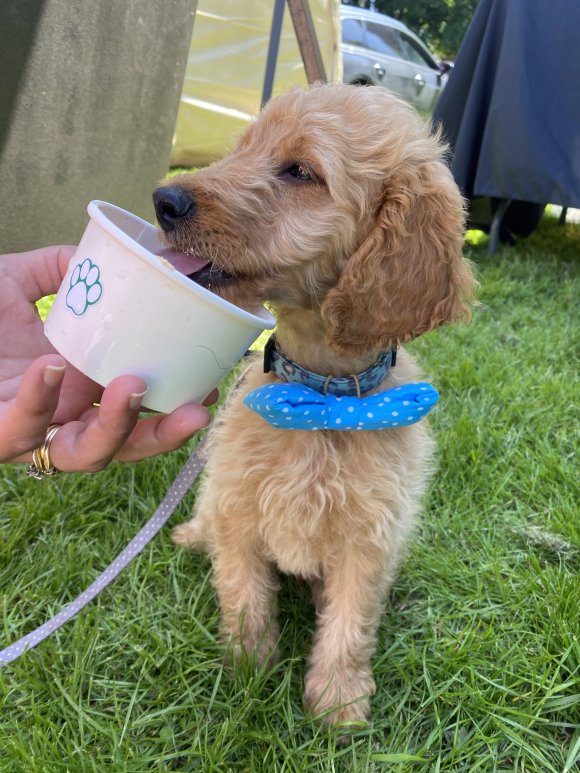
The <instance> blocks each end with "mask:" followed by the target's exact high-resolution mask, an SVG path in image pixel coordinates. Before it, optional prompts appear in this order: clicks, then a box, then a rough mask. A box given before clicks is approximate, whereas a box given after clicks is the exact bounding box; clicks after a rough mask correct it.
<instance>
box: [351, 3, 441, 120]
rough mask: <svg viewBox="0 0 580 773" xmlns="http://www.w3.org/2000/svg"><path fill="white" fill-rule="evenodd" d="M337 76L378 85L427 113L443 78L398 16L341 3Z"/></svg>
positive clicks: (417, 39)
mask: <svg viewBox="0 0 580 773" xmlns="http://www.w3.org/2000/svg"><path fill="white" fill-rule="evenodd" d="M340 21H341V28H342V37H341V51H342V62H343V81H344V82H345V83H348V84H353V85H361V86H383V87H384V88H387V89H389V90H390V91H392V92H393V93H395V94H397V95H398V96H400V97H401V98H402V99H404V100H405V101H407V102H410V103H411V104H412V105H413V106H414V107H416V108H417V110H419V112H421V113H423V114H426V115H429V114H431V112H432V111H433V108H434V107H435V105H436V104H437V100H438V98H439V94H440V93H441V91H442V89H443V87H444V86H445V82H446V80H447V75H446V67H445V65H444V64H439V63H438V61H437V59H436V58H435V56H434V54H433V53H431V51H430V50H429V49H428V48H427V46H426V45H425V44H424V43H423V41H422V40H421V39H420V38H418V37H417V35H415V34H414V33H413V32H411V30H410V29H409V28H408V27H407V26H406V25H405V24H403V23H402V22H400V21H398V20H397V19H393V18H392V17H391V16H386V15H385V14H382V13H378V12H376V11H366V10H364V9H362V8H357V7H354V6H348V5H341V7H340Z"/></svg>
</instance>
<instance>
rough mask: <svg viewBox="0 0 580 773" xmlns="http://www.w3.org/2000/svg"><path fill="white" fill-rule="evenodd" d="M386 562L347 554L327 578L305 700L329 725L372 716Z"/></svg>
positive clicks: (311, 655)
mask: <svg viewBox="0 0 580 773" xmlns="http://www.w3.org/2000/svg"><path fill="white" fill-rule="evenodd" d="M382 563H383V561H382V560H381V558H380V557H378V556H376V555H375V557H374V559H373V558H369V556H368V555H367V554H365V553H364V551H361V553H360V554H358V555H357V554H355V553H354V552H345V553H344V554H343V555H342V556H340V557H339V558H338V559H337V560H336V561H335V562H333V565H332V567H331V569H330V570H329V571H327V572H326V574H325V576H324V583H323V590H322V593H321V594H320V598H319V603H317V612H318V622H317V629H316V634H315V638H314V646H313V649H312V652H311V654H310V658H309V669H308V673H307V675H306V682H305V690H304V701H305V703H306V706H307V707H308V709H309V710H310V711H311V712H312V713H313V714H314V715H316V716H320V717H321V719H322V720H323V721H324V722H326V723H328V724H336V723H340V722H357V721H364V720H366V718H367V717H368V714H369V709H370V697H371V695H373V693H374V692H375V682H374V679H373V674H372V669H371V662H370V661H371V656H372V654H373V652H374V649H375V642H376V629H377V625H378V621H379V617H380V614H381V609H382V602H383V599H384V595H385V586H386V581H385V577H384V570H382V567H381V564H382ZM320 602H321V603H320Z"/></svg>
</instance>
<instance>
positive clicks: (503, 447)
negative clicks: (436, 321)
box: [0, 217, 580, 773]
mask: <svg viewBox="0 0 580 773" xmlns="http://www.w3.org/2000/svg"><path fill="white" fill-rule="evenodd" d="M471 241H472V246H470V247H469V252H470V254H471V256H472V258H473V259H474V261H475V262H476V263H477V265H478V267H479V272H480V279H481V293H480V298H481V305H480V307H479V308H478V309H477V310H476V312H475V316H474V321H473V323H472V324H471V325H470V326H468V327H456V328H448V329H442V330H440V331H437V332H435V333H434V334H431V335H429V336H427V337H425V338H424V339H420V340H418V341H416V342H414V343H413V345H412V348H413V349H414V351H415V352H416V353H417V355H418V356H419V357H420V359H421V361H422V362H423V364H424V366H425V369H426V371H427V372H428V373H429V374H430V376H431V378H432V381H433V383H434V384H435V385H436V386H437V387H438V389H439V390H440V391H441V393H442V399H441V403H440V406H439V407H438V409H437V410H436V411H435V412H434V414H433V419H432V423H433V425H434V428H435V430H436V433H437V437H438V443H439V450H440V469H439V474H438V475H437V476H436V478H435V480H434V483H433V485H432V488H431V491H430V495H429V497H428V500H427V502H426V511H425V514H424V519H423V524H422V527H421V529H420V530H419V532H418V534H417V537H416V539H415V541H414V544H413V547H412V550H411V552H410V555H409V558H408V560H407V562H406V564H405V566H404V568H403V571H402V573H401V575H400V577H399V579H398V581H397V583H396V585H395V587H394V589H393V592H392V594H391V601H390V604H389V606H388V608H387V609H386V610H385V613H384V616H383V620H382V624H381V628H380V635H379V646H378V649H377V654H376V657H375V659H374V667H375V674H376V680H377V687H378V691H377V695H376V696H375V698H374V699H373V721H372V725H371V726H369V727H368V728H367V729H364V730H361V731H360V732H358V733H355V735H354V738H353V741H352V743H349V744H347V745H346V746H340V745H339V744H337V739H336V737H335V735H334V734H333V732H332V731H327V730H323V729H320V728H319V727H318V726H317V725H316V724H315V723H313V722H312V721H311V720H310V719H309V718H308V717H307V716H306V715H305V714H304V711H303V708H302V704H301V688H302V682H303V678H304V660H305V656H306V654H307V652H308V647H309V639H310V635H311V631H312V627H313V613H312V610H311V608H310V605H309V594H308V592H307V589H306V588H305V587H304V586H303V585H302V584H301V583H300V582H298V581H296V580H294V579H288V580H287V581H285V582H284V584H283V589H282V593H281V599H280V607H281V619H282V621H283V628H284V630H283V635H282V652H283V661H282V662H281V663H280V664H279V665H278V666H277V667H276V668H275V669H274V670H273V671H271V672H258V673H255V672H252V671H251V670H250V669H240V670H238V671H237V672H236V673H235V674H234V676H233V677H232V676H231V675H229V674H228V673H227V672H226V671H225V670H224V667H223V664H222V650H221V648H220V645H219V643H218V641H217V630H218V615H217V607H216V601H215V597H214V593H213V590H212V586H211V582H210V565H209V562H208V560H207V559H206V558H204V557H199V556H195V555H193V554H188V553H186V552H180V551H177V550H175V549H174V548H173V547H172V545H171V544H170V542H169V539H168V529H165V530H164V531H163V532H162V533H161V535H160V536H158V537H157V538H156V539H155V540H154V541H153V543H152V544H151V545H150V546H149V547H148V548H147V549H146V550H145V551H144V552H143V553H142V554H141V555H140V556H139V558H138V559H136V560H135V561H134V562H133V564H131V565H130V566H129V568H128V569H126V570H125V572H124V573H123V574H122V575H121V577H120V578H119V579H118V580H117V581H116V582H115V583H114V585H113V586H112V587H110V588H109V589H107V590H106V591H105V592H103V593H102V594H101V596H99V597H98V599H97V600H96V601H94V602H92V603H91V604H90V605H89V606H88V607H87V608H86V609H85V610H84V612H82V613H81V614H80V615H79V616H78V617H77V618H75V619H74V620H73V621H72V622H70V623H68V624H67V625H66V626H65V627H64V628H62V629H61V630H60V631H59V632H58V633H56V634H55V635H53V636H52V637H51V638H49V639H48V640H47V641H46V642H44V643H43V644H42V645H40V646H39V647H38V648H37V649H35V650H33V651H31V652H29V653H26V654H25V655H24V656H23V657H22V658H20V660H18V661H16V662H14V663H13V664H12V665H10V666H8V667H6V668H4V669H2V670H0V695H1V699H0V700H1V703H2V705H3V710H2V713H1V715H0V771H9V772H10V773H12V772H13V771H14V772H15V773H19V772H20V771H22V773H47V771H48V773H53V771H54V772H55V773H56V772H57V771H72V772H74V773H76V771H82V772H83V773H84V771H95V772H97V771H98V773H102V771H114V772H115V773H124V772H127V773H129V772H130V773H143V772H144V771H171V770H179V771H204V772H205V771H211V772H214V771H215V773H222V772H223V773H227V772H228V771H251V772H252V773H258V772H261V771H264V773H266V772H267V773H272V772H274V771H276V772H279V773H292V772H294V771H308V772H310V771H320V772H321V773H326V772H327V771H328V772H331V771H355V772H356V773H358V772H359V771H360V772H361V773H362V772H364V771H384V770H385V771H386V770H388V771H395V772H396V773H399V771H401V772H402V771H410V772H411V771H457V772H459V771H466V772H467V771H469V773H471V772H472V771H482V772H484V773H488V772H489V771H518V772H521V773H524V772H525V771H528V772H530V771H533V772H536V771H538V772H539V773H540V772H541V773H545V772H548V771H549V772H553V773H562V771H565V770H567V771H572V770H574V769H577V768H575V765H576V763H577V760H578V756H579V753H580V695H579V693H580V689H579V686H580V641H579V635H578V634H579V620H580V583H579V581H578V568H579V557H580V552H579V551H580V533H579V518H578V483H577V473H576V470H575V461H574V453H575V446H576V441H577V437H578V434H577V433H578V415H577V406H578V403H579V394H578V392H579V389H578V380H577V375H576V372H577V371H576V368H577V363H575V362H574V356H575V353H576V352H577V351H578V340H577V338H578V332H577V327H576V321H575V319H574V312H575V308H576V306H577V302H578V301H577V299H578V271H577V264H578V256H579V254H580V226H578V225H573V224H570V225H567V226H565V227H559V226H558V225H557V224H556V222H555V220H554V219H553V218H549V217H546V218H545V219H544V221H543V222H542V224H541V226H540V228H539V229H538V230H537V231H536V232H535V233H534V234H533V235H532V236H531V237H530V238H529V239H527V240H526V241H524V242H522V243H521V244H520V245H518V246H517V247H515V248H509V249H507V248H506V249H501V250H500V251H499V252H498V253H497V254H496V255H495V256H492V257H489V256H487V254H486V250H485V244H481V243H480V241H481V240H477V239H472V240H471ZM189 450H190V449H182V450H180V451H178V452H176V453H174V454H171V455H169V456H167V457H165V458H162V459H154V460H150V461H147V462H142V463H140V464H138V465H135V466H132V467H131V466H120V465H113V466H111V467H109V468H108V469H107V470H106V471H105V472H103V473H100V474H99V475H95V476H89V475H67V476H65V475H62V476H60V477H58V478H57V479H55V480H54V481H45V482H43V483H42V484H39V483H38V482H37V481H34V480H29V479H27V478H26V476H25V474H24V471H23V469H22V468H17V467H5V468H4V469H3V470H2V472H0V529H1V532H0V533H1V534H2V541H1V543H0V588H2V591H1V595H0V598H1V607H0V609H1V614H2V621H1V622H2V628H3V639H4V640H5V641H7V642H8V641H12V640H14V639H15V638H16V637H17V636H19V635H21V634H23V633H26V632H28V631H29V630H31V629H32V628H33V627H34V626H37V625H40V624H41V623H42V622H44V621H45V619H46V618H47V616H48V615H52V614H54V613H56V612H57V611H58V610H59V609H60V608H61V607H62V605H63V604H65V603H66V602H67V601H69V600H71V599H72V598H74V597H76V595H77V594H78V593H80V592H81V591H82V590H83V589H84V588H85V587H86V586H87V585H88V584H89V583H90V582H91V581H92V580H93V579H94V578H95V577H96V575H97V574H98V573H99V572H100V571H101V570H102V568H104V567H105V566H106V565H107V564H108V563H109V561H110V560H112V558H113V557H114V556H115V555H116V554H117V553H118V552H119V551H120V550H121V548H122V547H123V546H124V545H125V544H126V543H127V542H128V541H129V540H130V539H131V537H132V536H133V535H134V534H135V533H136V532H137V531H138V529H139V528H140V527H141V526H142V524H143V523H144V521H145V519H146V518H147V517H148V516H149V514H150V513H151V512H152V511H153V510H154V509H155V507H156V505H157V504H158V503H159V501H160V499H161V498H162V495H163V494H164V492H165V491H166V489H167V487H168V486H169V484H170V482H171V480H172V479H173V477H174V475H175V474H176V472H177V470H178V468H179V466H180V465H181V463H182V462H183V461H184V460H185V458H186V457H187V455H188V453H189ZM193 497H194V495H193V494H190V495H188V498H187V502H186V503H185V504H182V505H181V506H180V507H179V510H178V512H177V513H176V515H175V516H174V517H173V518H172V524H176V523H179V522H180V521H182V520H184V519H185V518H186V517H187V515H188V512H189V509H190V506H191V504H192V501H193Z"/></svg>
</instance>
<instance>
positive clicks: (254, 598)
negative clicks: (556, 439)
mask: <svg viewBox="0 0 580 773" xmlns="http://www.w3.org/2000/svg"><path fill="white" fill-rule="evenodd" d="M213 565H214V584H215V588H216V591H217V594H218V596H219V600H220V606H221V611H222V633H223V635H224V638H225V639H226V640H227V641H228V642H230V643H231V645H232V648H233V655H234V657H235V659H236V660H238V661H239V660H240V659H241V657H242V655H243V653H246V654H247V655H248V656H249V657H250V658H252V657H255V659H256V663H257V664H258V665H263V664H265V663H268V664H273V663H274V662H275V661H276V658H277V643H278V622H277V619H276V610H275V602H276V592H277V590H278V579H277V577H276V574H275V572H274V570H273V567H272V565H271V564H270V563H269V562H268V561H266V560H265V559H264V558H263V557H261V556H260V555H259V553H258V551H257V550H256V549H255V547H254V546H253V545H252V544H249V543H248V542H246V541H244V540H243V539H240V538H239V535H238V537H237V538H236V536H235V535H233V534H232V536H231V537H229V538H227V539H226V540H224V539H223V537H222V539H220V540H219V544H218V545H217V550H216V552H215V553H214V556H213Z"/></svg>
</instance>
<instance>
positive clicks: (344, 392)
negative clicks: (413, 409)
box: [264, 336, 397, 397]
mask: <svg viewBox="0 0 580 773" xmlns="http://www.w3.org/2000/svg"><path fill="white" fill-rule="evenodd" d="M396 359H397V350H396V349H389V350H388V351H386V352H382V353H381V354H380V355H379V357H378V359H377V361H376V362H375V363H374V364H373V365H371V366H370V368H367V369H366V370H363V372H362V373H356V374H353V375H352V376H337V377H333V376H332V375H331V376H323V375H321V374H320V373H314V372H313V371H311V370H307V369H306V368H303V367H302V365H299V364H298V363H297V362H294V361H293V360H291V359H289V358H288V357H286V355H285V354H284V353H283V352H282V351H280V349H278V347H277V346H276V337H275V336H271V337H270V339H269V340H268V343H267V344H266V346H265V347H264V373H270V371H272V373H275V374H276V375H277V376H278V377H279V378H281V379H282V380H283V381H289V382H292V383H297V384H304V385H305V386H308V387H310V388H311V389H316V391H317V392H322V393H323V394H326V393H330V394H331V395H336V396H337V397H346V396H349V397H354V396H355V395H356V396H358V397H360V396H361V395H362V394H365V393H366V392H370V391H371V389H375V388H376V387H377V386H378V385H379V384H380V383H381V381H382V380H383V379H384V378H385V376H386V375H387V373H388V372H389V368H392V367H394V365H395V361H396Z"/></svg>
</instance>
